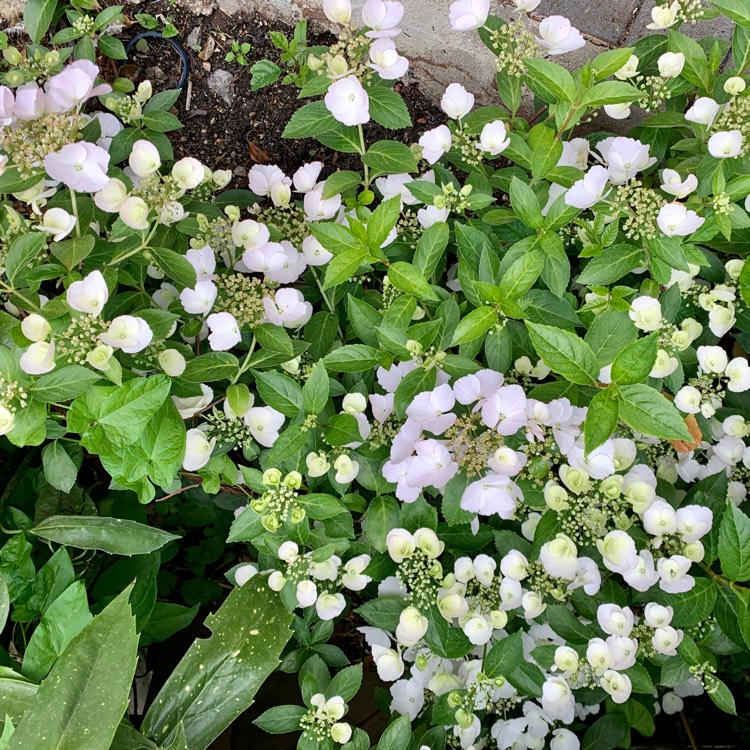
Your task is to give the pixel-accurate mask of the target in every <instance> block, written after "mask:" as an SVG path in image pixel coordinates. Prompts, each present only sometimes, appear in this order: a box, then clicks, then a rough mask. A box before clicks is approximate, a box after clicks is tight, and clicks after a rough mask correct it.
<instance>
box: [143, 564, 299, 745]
mask: <svg viewBox="0 0 750 750" xmlns="http://www.w3.org/2000/svg"><path fill="white" fill-rule="evenodd" d="M291 620H292V615H291V614H289V613H288V612H287V611H286V607H285V606H284V604H283V603H282V601H281V599H280V597H279V596H278V594H276V593H274V592H273V591H271V590H270V589H269V588H268V585H267V582H266V579H265V578H263V577H262V576H255V578H253V579H252V580H250V581H248V582H247V583H246V584H245V585H244V586H242V587H240V588H236V589H234V590H232V591H231V592H230V594H229V596H228V597H227V599H226V600H225V601H224V603H223V604H222V605H221V607H220V608H219V609H218V610H217V611H216V612H215V613H214V614H211V615H209V616H208V617H207V618H206V623H205V624H206V626H207V627H208V628H210V630H211V633H212V634H211V636H210V637H209V638H204V639H199V640H197V641H195V642H194V643H193V644H192V646H190V648H189V649H188V651H187V653H186V654H185V656H184V657H183V658H182V659H181V661H180V663H179V664H178V665H177V667H176V668H175V670H174V671H173V672H172V674H171V675H170V676H169V678H168V679H167V682H166V683H165V684H164V686H163V687H162V689H161V691H160V692H159V694H158V695H157V696H156V698H155V700H154V702H153V704H152V705H151V708H150V709H149V710H148V712H147V714H146V716H145V718H144V720H143V725H142V726H141V731H142V732H143V733H144V734H145V735H147V736H148V737H151V738H152V739H154V740H156V741H157V742H158V743H161V744H164V743H166V742H169V741H170V739H172V738H173V737H174V734H175V732H176V729H177V726H178V725H179V724H180V722H181V723H182V724H183V726H184V727H185V736H186V737H187V740H188V745H189V747H191V748H195V749H196V750H199V748H206V747H208V745H210V744H211V742H212V741H213V740H214V739H215V738H216V737H218V735H219V734H221V732H222V731H224V729H225V728H226V727H227V726H229V725H230V724H231V723H232V722H233V721H234V720H235V719H236V718H237V717H238V716H239V715H240V714H241V713H242V712H243V711H245V710H246V709H247V708H248V707H249V706H250V705H252V703H253V698H254V697H255V694H256V692H257V691H258V689H259V688H260V686H261V685H262V684H263V682H264V681H265V680H266V678H267V677H268V676H269V675H270V674H271V673H272V672H273V671H274V669H276V667H277V666H278V664H279V656H280V654H281V651H282V649H283V648H284V646H285V645H286V643H287V641H288V640H289V638H290V637H291V634H292V633H291V630H290V629H289V623H290V622H291Z"/></svg>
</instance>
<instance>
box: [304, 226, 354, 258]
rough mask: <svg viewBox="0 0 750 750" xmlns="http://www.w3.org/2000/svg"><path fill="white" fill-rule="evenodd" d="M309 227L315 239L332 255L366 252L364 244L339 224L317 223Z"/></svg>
mask: <svg viewBox="0 0 750 750" xmlns="http://www.w3.org/2000/svg"><path fill="white" fill-rule="evenodd" d="M309 226H310V231H311V232H312V233H313V236H314V237H315V239H316V240H318V242H320V244H321V245H323V247H324V248H325V249H326V250H328V251H329V252H331V253H333V254H334V255H339V254H340V253H344V252H346V251H347V250H357V251H362V252H363V253H364V251H365V250H366V248H365V246H364V244H363V243H362V242H361V241H360V240H359V239H357V238H356V237H355V236H354V235H353V234H352V233H351V231H350V230H349V229H347V228H346V227H344V226H341V224H334V223H332V222H328V221H325V222H320V221H319V222H314V223H311V224H310V225H309Z"/></svg>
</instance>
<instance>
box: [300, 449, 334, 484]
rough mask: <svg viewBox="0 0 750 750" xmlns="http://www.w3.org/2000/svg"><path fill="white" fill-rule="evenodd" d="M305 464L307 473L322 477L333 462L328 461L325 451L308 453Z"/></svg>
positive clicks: (313, 476) (311, 475)
mask: <svg viewBox="0 0 750 750" xmlns="http://www.w3.org/2000/svg"><path fill="white" fill-rule="evenodd" d="M305 464H306V465H307V474H308V476H310V477H312V478H313V479H314V478H315V477H322V476H323V475H324V474H327V473H328V470H329V469H330V468H331V464H330V463H329V462H328V459H327V458H326V455H325V453H322V452H321V453H308V454H307V457H306V458H305Z"/></svg>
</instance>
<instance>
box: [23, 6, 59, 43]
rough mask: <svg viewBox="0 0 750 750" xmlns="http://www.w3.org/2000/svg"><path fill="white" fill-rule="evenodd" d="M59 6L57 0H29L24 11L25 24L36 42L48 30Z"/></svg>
mask: <svg viewBox="0 0 750 750" xmlns="http://www.w3.org/2000/svg"><path fill="white" fill-rule="evenodd" d="M56 8H57V0H28V2H27V3H26V7H25V8H24V11H23V25H24V26H25V27H26V32H27V33H28V35H29V36H30V37H31V41H32V42H34V44H38V43H39V42H40V41H41V39H42V37H43V36H44V35H45V33H46V32H47V29H48V28H49V26H50V24H51V23H52V18H53V16H54V15H55V9H56Z"/></svg>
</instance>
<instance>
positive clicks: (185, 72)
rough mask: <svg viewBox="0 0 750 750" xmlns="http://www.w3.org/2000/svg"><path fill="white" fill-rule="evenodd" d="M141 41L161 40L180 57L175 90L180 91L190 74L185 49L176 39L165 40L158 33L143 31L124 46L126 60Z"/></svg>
mask: <svg viewBox="0 0 750 750" xmlns="http://www.w3.org/2000/svg"><path fill="white" fill-rule="evenodd" d="M141 39H161V40H162V41H163V42H166V43H167V44H169V45H170V46H171V47H172V49H174V51H175V52H177V54H178V55H179V56H180V61H181V65H182V71H181V73H180V80H179V82H178V83H177V86H176V87H175V88H178V89H181V88H182V87H183V86H184V85H185V84H186V83H187V79H188V73H189V72H190V61H189V60H188V56H187V52H185V48H184V47H183V46H182V45H181V44H180V43H179V42H178V41H177V40H176V39H172V38H171V37H170V38H167V37H165V36H163V35H162V34H161V33H159V32H158V31H144V32H143V33H142V34H136V35H135V36H134V37H133V38H132V39H131V40H130V41H129V42H128V43H127V44H126V45H125V54H127V55H128V59H130V50H132V49H133V47H134V46H135V44H136V43H137V42H138V41H139V40H141Z"/></svg>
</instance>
